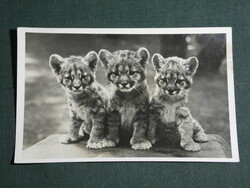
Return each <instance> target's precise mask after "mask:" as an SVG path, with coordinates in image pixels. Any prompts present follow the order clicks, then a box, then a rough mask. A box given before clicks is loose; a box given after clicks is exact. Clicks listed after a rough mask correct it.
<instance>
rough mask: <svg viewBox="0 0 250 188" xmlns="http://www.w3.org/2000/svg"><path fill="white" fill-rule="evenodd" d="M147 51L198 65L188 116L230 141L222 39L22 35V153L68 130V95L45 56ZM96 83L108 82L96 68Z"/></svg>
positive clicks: (150, 79) (150, 75)
mask: <svg viewBox="0 0 250 188" xmlns="http://www.w3.org/2000/svg"><path fill="white" fill-rule="evenodd" d="M140 47H146V48H147V49H148V50H149V52H150V54H151V56H152V55H153V54H154V53H161V54H162V55H163V56H164V57H169V56H179V57H182V58H187V57H190V56H196V57H197V58H198V60H199V63H200V66H199V68H198V71H197V74H196V75H195V76H194V83H193V86H192V90H191V91H190V95H189V105H190V108H191V113H192V115H193V117H194V118H196V119H197V120H198V121H199V122H200V123H201V125H202V126H203V128H204V129H205V131H206V133H209V134H211V133H214V134H218V135H221V136H222V137H224V138H225V139H226V140H227V141H228V142H230V130H229V111H228V93H227V75H226V74H227V72H226V65H227V64H226V59H225V57H226V35H224V34H202V35H197V34H195V35H179V34H178V35H100V34H96V35H94V34H38V33H27V34H26V62H25V112H24V116H25V117H24V143H23V149H26V148H28V147H30V146H31V145H33V144H35V143H37V142H38V141H40V140H42V139H44V138H46V137H47V136H49V135H51V134H61V133H66V132H67V127H68V124H69V117H68V108H67V103H66V96H65V92H64V90H63V89H61V88H58V85H59V84H58V83H57V81H56V78H55V76H54V75H53V73H52V71H51V70H50V67H49V62H48V60H49V57H50V55H51V54H53V53H56V54H59V55H61V56H62V57H68V56H70V55H82V56H84V55H85V54H86V53H88V52H89V51H91V50H95V51H96V52H97V53H98V51H99V50H100V49H102V48H104V49H107V50H109V51H111V52H113V51H116V50H120V49H129V50H132V51H136V50H137V49H138V48H140ZM96 75H97V81H98V82H99V83H101V84H103V85H105V84H107V79H106V77H105V75H104V71H103V69H102V67H101V66H100V65H98V69H97V73H96ZM154 75H155V71H154V69H153V66H152V64H151V62H150V63H149V66H148V76H147V80H148V84H149V88H150V93H151V95H152V93H153V91H154V87H155V84H154V81H153V78H154Z"/></svg>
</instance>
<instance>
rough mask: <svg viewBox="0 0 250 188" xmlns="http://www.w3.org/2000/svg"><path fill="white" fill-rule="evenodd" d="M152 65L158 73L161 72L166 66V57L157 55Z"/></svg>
mask: <svg viewBox="0 0 250 188" xmlns="http://www.w3.org/2000/svg"><path fill="white" fill-rule="evenodd" d="M152 63H153V66H154V69H155V70H156V72H159V71H160V69H161V68H162V67H163V66H164V65H165V61H164V57H162V56H161V54H158V53H155V54H154V55H153V57H152Z"/></svg>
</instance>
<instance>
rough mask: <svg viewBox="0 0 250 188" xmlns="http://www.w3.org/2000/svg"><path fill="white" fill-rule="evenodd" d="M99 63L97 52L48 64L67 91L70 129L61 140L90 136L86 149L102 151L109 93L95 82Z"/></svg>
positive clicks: (55, 56)
mask: <svg viewBox="0 0 250 188" xmlns="http://www.w3.org/2000/svg"><path fill="white" fill-rule="evenodd" d="M97 63H98V56H97V54H96V52H94V51H91V52H89V53H88V54H87V55H86V56H85V57H81V56H70V57H69V58H62V57H61V56H59V55H57V54H53V55H51V56H50V60H49V64H50V66H51V68H52V70H53V72H54V73H55V75H56V77H57V80H58V82H59V83H60V85H61V86H62V88H63V89H64V90H65V92H66V95H67V101H68V106H69V115H70V122H71V123H70V125H69V127H70V129H69V132H68V134H67V135H66V136H63V137H62V138H61V142H62V143H70V142H76V141H78V140H80V139H81V138H82V137H83V136H84V133H87V134H89V135H90V137H89V140H88V142H87V147H88V148H93V149H97V148H102V144H101V143H102V142H101V141H102V139H103V137H104V124H105V116H106V108H107V103H108V92H107V91H106V90H105V88H103V87H102V86H101V85H99V84H98V83H97V82H96V80H95V70H96V66H97Z"/></svg>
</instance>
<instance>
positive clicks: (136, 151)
mask: <svg viewBox="0 0 250 188" xmlns="http://www.w3.org/2000/svg"><path fill="white" fill-rule="evenodd" d="M17 31H18V32H17V34H18V52H17V53H18V60H17V67H18V73H17V74H18V75H17V108H16V109H17V117H16V147H15V163H61V162H114V161H137V162H140V161H147V162H152V161H160V162H175V161H178V162H239V152H238V143H237V129H236V128H237V127H236V114H235V98H234V74H233V57H232V56H233V49H232V28H230V27H217V28H214V27H204V28H145V29H138V28H134V29H128V28H119V29H101V28H98V29H93V28H92V29H90V28H89V29H80V28H18V29H17Z"/></svg>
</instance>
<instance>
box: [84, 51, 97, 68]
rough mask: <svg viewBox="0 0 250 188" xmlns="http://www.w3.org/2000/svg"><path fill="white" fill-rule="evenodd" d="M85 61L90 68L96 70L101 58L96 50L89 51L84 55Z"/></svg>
mask: <svg viewBox="0 0 250 188" xmlns="http://www.w3.org/2000/svg"><path fill="white" fill-rule="evenodd" d="M84 61H86V62H87V63H88V66H89V68H90V69H91V70H92V71H93V72H95V70H96V67H97V64H98V61H99V58H98V55H97V53H96V52H95V51H90V52H89V53H87V55H86V56H85V57H84Z"/></svg>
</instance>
